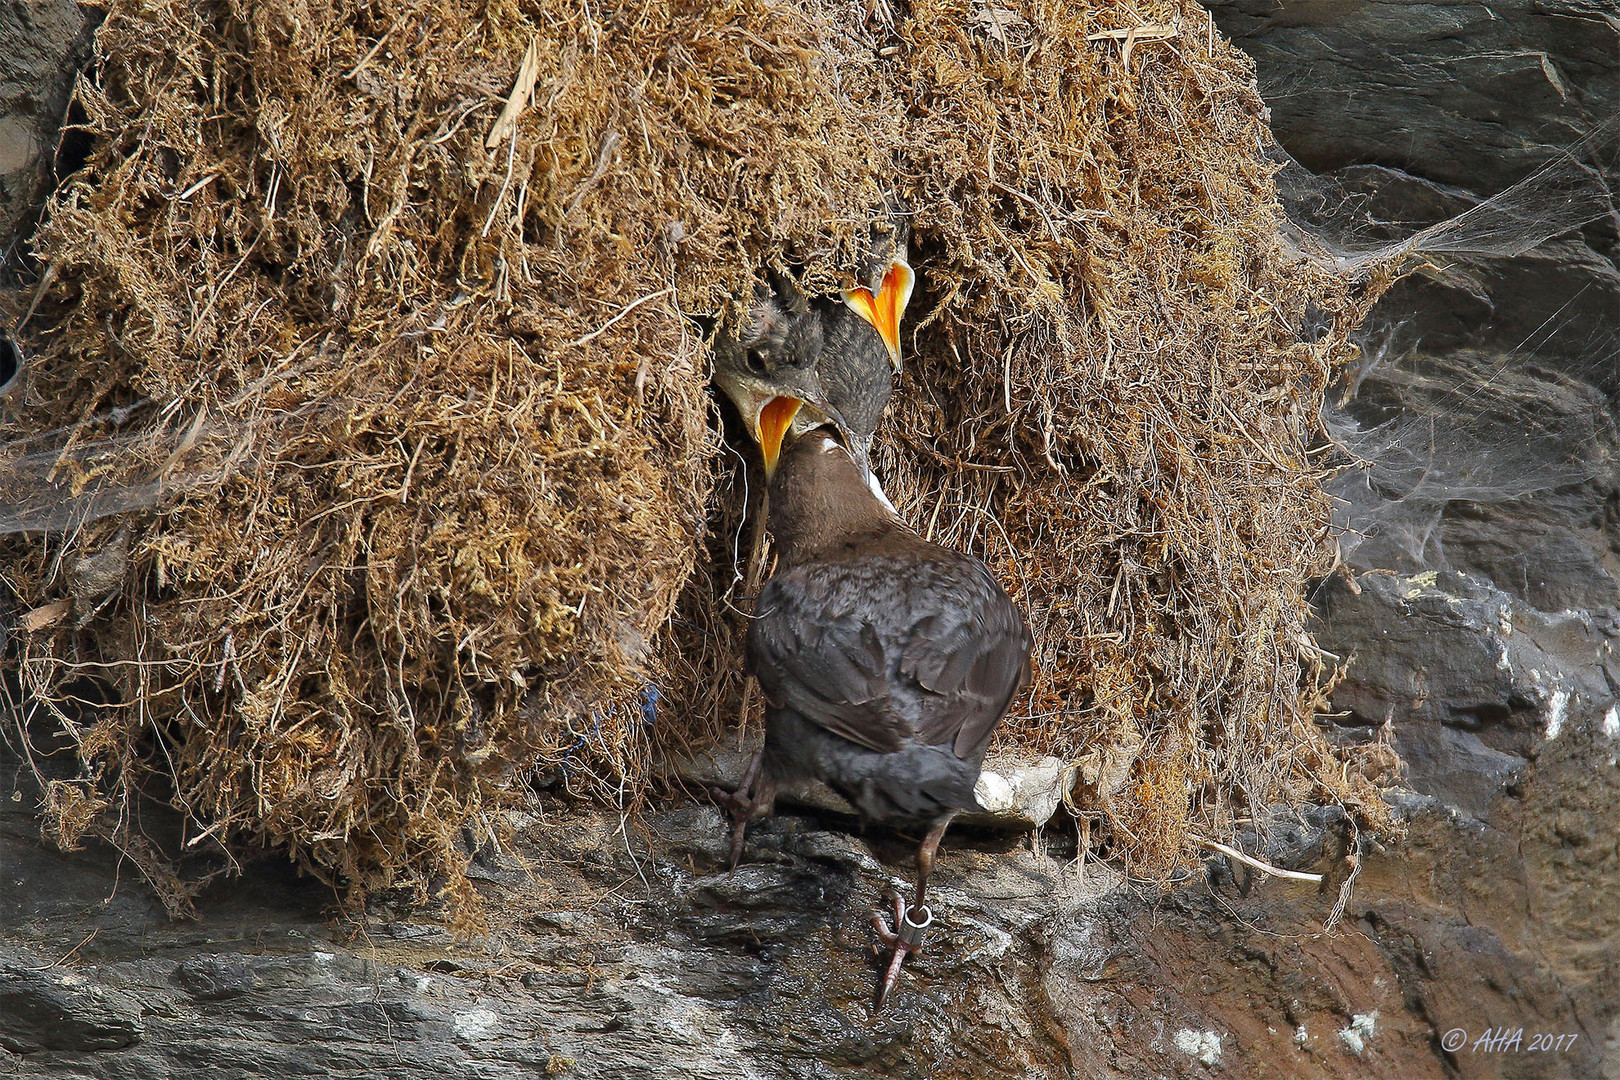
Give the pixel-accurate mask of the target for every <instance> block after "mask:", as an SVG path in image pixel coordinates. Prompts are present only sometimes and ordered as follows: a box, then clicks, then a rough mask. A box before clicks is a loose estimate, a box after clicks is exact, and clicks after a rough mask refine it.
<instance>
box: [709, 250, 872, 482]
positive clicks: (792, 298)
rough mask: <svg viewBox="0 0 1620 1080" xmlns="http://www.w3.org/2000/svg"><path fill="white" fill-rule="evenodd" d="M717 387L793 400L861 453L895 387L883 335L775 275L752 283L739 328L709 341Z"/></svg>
mask: <svg viewBox="0 0 1620 1080" xmlns="http://www.w3.org/2000/svg"><path fill="white" fill-rule="evenodd" d="M714 354H715V371H716V376H717V378H718V380H719V381H720V382H721V383H722V385H726V384H728V383H735V382H737V381H739V380H740V381H744V382H752V383H754V384H755V385H759V386H763V387H769V388H770V390H771V391H772V392H773V393H776V394H782V395H786V396H790V397H796V398H799V399H800V400H801V401H804V402H806V403H807V404H809V405H811V406H812V407H814V408H815V409H817V410H819V411H820V412H821V413H822V414H823V415H825V416H827V417H828V418H830V419H831V420H832V421H833V422H834V423H835V424H837V425H838V426H839V427H840V428H842V429H843V433H844V435H845V437H846V438H847V439H848V440H849V441H850V442H851V443H852V444H853V445H855V446H856V447H857V450H858V452H859V453H860V454H861V455H862V456H863V457H864V455H865V453H866V451H867V450H868V448H869V447H870V445H871V442H872V435H873V433H874V432H876V431H877V427H878V422H879V421H880V420H881V419H882V416H883V410H884V408H885V407H886V406H887V405H888V403H889V396H890V394H891V393H892V392H893V389H894V377H893V372H892V369H891V367H890V363H889V356H888V350H887V347H886V346H885V345H884V344H883V338H882V336H881V335H880V334H879V333H878V332H877V331H876V330H875V329H873V327H872V325H871V324H870V323H868V322H867V321H866V320H865V319H863V318H861V317H860V315H858V314H856V313H855V312H853V311H851V310H850V309H849V308H848V307H847V306H846V305H845V304H844V303H843V302H842V301H840V300H838V299H837V298H836V297H834V298H826V297H815V298H812V297H809V296H807V295H806V294H805V293H804V292H803V291H802V290H801V289H800V288H799V286H798V284H797V283H796V282H794V281H793V280H792V278H790V277H788V276H786V275H774V276H773V278H772V284H771V286H770V287H766V286H763V285H761V286H759V287H757V288H756V289H755V294H754V301H753V304H752V306H751V307H750V308H749V312H748V315H747V318H746V319H745V320H744V323H743V326H742V327H740V328H739V330H738V331H737V332H735V333H722V334H721V335H720V336H719V337H718V338H717V339H716V341H715V346H714Z"/></svg>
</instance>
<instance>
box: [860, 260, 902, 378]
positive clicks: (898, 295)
mask: <svg viewBox="0 0 1620 1080" xmlns="http://www.w3.org/2000/svg"><path fill="white" fill-rule="evenodd" d="M916 279H917V278H916V275H915V274H914V273H912V270H911V267H910V266H909V265H908V264H907V263H906V262H905V261H904V260H901V259H896V260H894V263H893V264H892V265H891V266H890V267H889V272H888V273H886V274H884V275H883V284H882V285H879V286H878V294H877V295H876V296H873V295H872V290H871V289H868V288H867V287H866V286H865V285H857V286H856V287H855V288H853V289H849V290H847V291H846V292H845V293H844V303H846V304H848V305H849V306H850V308H851V309H852V310H853V311H854V312H855V313H856V314H858V315H859V316H860V317H861V318H863V319H865V320H866V321H867V322H869V323H871V324H872V328H873V329H874V330H876V331H877V332H878V334H879V335H880V336H881V337H882V338H883V344H885V345H887V346H888V347H889V362H890V363H892V364H893V365H894V369H895V370H896V371H899V370H900V315H901V313H902V312H904V311H905V310H906V304H907V303H908V302H909V301H910V300H911V287H912V285H913V284H914V283H915V282H916Z"/></svg>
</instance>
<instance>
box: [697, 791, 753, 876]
mask: <svg viewBox="0 0 1620 1080" xmlns="http://www.w3.org/2000/svg"><path fill="white" fill-rule="evenodd" d="M744 790H746V789H744ZM709 797H710V798H712V799H713V800H714V801H715V802H716V803H718V804H719V806H720V808H721V809H722V810H724V811H725V812H726V813H728V814H730V815H731V857H730V859H729V861H728V862H727V864H726V872H727V873H728V874H734V873H736V872H737V864H738V863H739V862H741V861H742V853H743V836H744V834H745V833H747V831H748V823H749V822H750V821H752V820H753V819H754V810H755V807H756V806H757V805H758V803H757V802H756V801H755V800H754V799H752V798H750V797H749V796H748V795H745V794H744V793H743V791H742V790H739V791H722V790H721V789H720V788H710V789H709Z"/></svg>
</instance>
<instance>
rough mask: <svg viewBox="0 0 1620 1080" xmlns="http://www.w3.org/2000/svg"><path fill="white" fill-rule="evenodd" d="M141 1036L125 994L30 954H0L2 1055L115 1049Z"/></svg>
mask: <svg viewBox="0 0 1620 1080" xmlns="http://www.w3.org/2000/svg"><path fill="white" fill-rule="evenodd" d="M144 1033H145V1029H144V1027H143V1026H142V1024H141V1007H140V1004H139V1002H137V1001H136V1000H135V998H133V997H131V996H130V995H128V994H123V993H120V992H118V991H117V990H114V989H111V988H110V987H108V986H106V985H104V984H102V983H101V982H99V981H97V980H95V979H90V978H86V977H85V976H83V975H82V974H80V973H79V972H77V971H74V970H72V969H70V968H65V967H62V966H60V965H57V964H53V963H52V962H51V961H50V960H47V959H43V958H42V957H41V956H40V954H38V953H35V952H32V951H26V950H17V951H15V952H10V951H9V950H8V951H7V952H6V953H0V1046H3V1047H5V1048H6V1049H7V1050H10V1051H12V1052H13V1053H29V1052H31V1051H35V1050H64V1051H74V1052H88V1051H93V1050H118V1049H122V1048H124V1047H126V1046H133V1045H135V1044H136V1043H137V1042H139V1041H140V1040H141V1036H142V1035H143V1034H144Z"/></svg>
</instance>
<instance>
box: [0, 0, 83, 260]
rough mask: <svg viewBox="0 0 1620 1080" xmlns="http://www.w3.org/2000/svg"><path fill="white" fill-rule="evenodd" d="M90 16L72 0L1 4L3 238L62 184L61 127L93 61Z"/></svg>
mask: <svg viewBox="0 0 1620 1080" xmlns="http://www.w3.org/2000/svg"><path fill="white" fill-rule="evenodd" d="M86 16H87V12H86V10H85V9H84V8H81V7H80V6H79V5H78V4H75V3H73V2H72V0H21V2H17V3H10V4H6V5H4V6H3V7H0V236H11V235H13V234H14V233H16V232H17V231H19V230H20V229H23V228H25V227H26V226H27V225H28V224H29V223H30V222H32V220H33V218H34V216H35V215H36V214H37V213H38V208H39V205H40V203H41V201H42V200H43V198H44V196H45V195H46V193H47V192H48V191H49V190H50V187H51V186H52V185H53V183H54V173H55V170H56V169H57V167H58V163H57V161H56V156H57V154H56V151H57V129H58V125H59V124H60V123H61V122H62V120H63V118H64V117H65V116H66V114H67V107H68V97H69V94H70V93H71V92H72V89H73V80H74V77H75V75H76V74H77V72H78V69H79V67H80V66H82V65H83V64H84V63H85V62H86V61H87V60H88V59H89V57H90V40H89V30H90V23H89V20H88V19H87V17H86ZM61 165H62V167H64V168H66V167H71V166H72V165H73V163H72V162H70V161H65V162H62V163H61Z"/></svg>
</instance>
